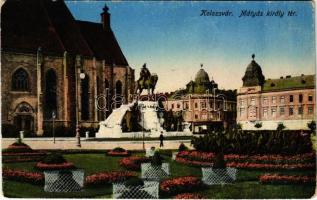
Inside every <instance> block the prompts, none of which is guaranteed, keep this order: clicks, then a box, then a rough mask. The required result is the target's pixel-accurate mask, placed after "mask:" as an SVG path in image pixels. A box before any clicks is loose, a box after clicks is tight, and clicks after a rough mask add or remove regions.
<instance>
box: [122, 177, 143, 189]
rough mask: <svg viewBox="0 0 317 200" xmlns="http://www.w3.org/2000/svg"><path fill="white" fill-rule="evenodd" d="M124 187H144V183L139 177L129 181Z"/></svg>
mask: <svg viewBox="0 0 317 200" xmlns="http://www.w3.org/2000/svg"><path fill="white" fill-rule="evenodd" d="M124 185H125V186H126V187H136V186H143V185H144V182H143V181H142V180H141V179H139V178H138V177H133V178H131V179H129V180H127V181H125V182H124Z"/></svg>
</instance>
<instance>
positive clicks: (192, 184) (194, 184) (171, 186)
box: [160, 176, 203, 195]
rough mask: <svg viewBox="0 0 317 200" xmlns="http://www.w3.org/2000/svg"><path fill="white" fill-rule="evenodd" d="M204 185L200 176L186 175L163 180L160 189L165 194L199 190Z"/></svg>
mask: <svg viewBox="0 0 317 200" xmlns="http://www.w3.org/2000/svg"><path fill="white" fill-rule="evenodd" d="M202 185H203V183H202V181H201V180H200V179H199V178H197V177H194V176H184V177H178V178H172V179H168V180H164V181H162V182H161V184H160V190H161V191H162V192H163V193H164V194H169V195H173V194H179V193H182V192H188V191H195V190H198V189H200V188H201V187H202Z"/></svg>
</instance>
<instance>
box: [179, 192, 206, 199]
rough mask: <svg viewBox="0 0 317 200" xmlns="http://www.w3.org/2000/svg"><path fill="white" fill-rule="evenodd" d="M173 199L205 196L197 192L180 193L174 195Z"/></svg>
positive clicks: (202, 197) (201, 197)
mask: <svg viewBox="0 0 317 200" xmlns="http://www.w3.org/2000/svg"><path fill="white" fill-rule="evenodd" d="M173 199H206V197H205V196H203V195H201V194H198V193H182V194H178V195H176V196H174V198H173Z"/></svg>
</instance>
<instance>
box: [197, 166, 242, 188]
mask: <svg viewBox="0 0 317 200" xmlns="http://www.w3.org/2000/svg"><path fill="white" fill-rule="evenodd" d="M201 169H202V174H203V177H202V181H203V182H204V183H205V184H207V185H216V184H227V183H232V182H234V181H235V180H236V174H237V169H236V168H231V167H227V168H224V169H213V168H212V167H208V168H205V167H203V168H201Z"/></svg>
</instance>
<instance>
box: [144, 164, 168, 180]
mask: <svg viewBox="0 0 317 200" xmlns="http://www.w3.org/2000/svg"><path fill="white" fill-rule="evenodd" d="M169 175H170V166H169V163H162V165H161V166H155V165H152V164H151V163H142V164H141V178H142V179H147V180H161V179H164V178H167V177H168V176H169Z"/></svg>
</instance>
